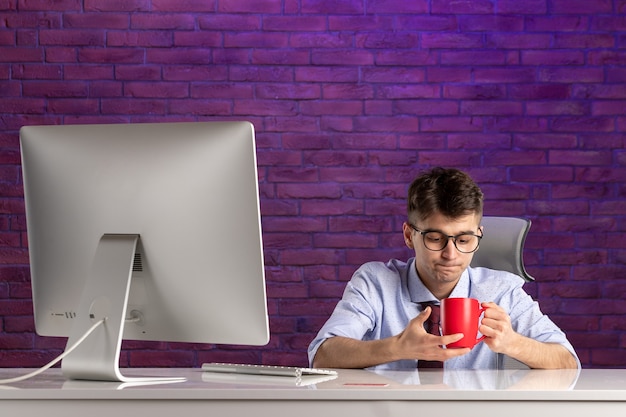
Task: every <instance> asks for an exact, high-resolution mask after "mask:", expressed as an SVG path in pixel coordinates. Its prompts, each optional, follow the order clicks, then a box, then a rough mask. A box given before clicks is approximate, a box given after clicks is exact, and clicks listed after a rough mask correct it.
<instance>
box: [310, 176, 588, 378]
mask: <svg viewBox="0 0 626 417" xmlns="http://www.w3.org/2000/svg"><path fill="white" fill-rule="evenodd" d="M407 200H408V201H407V209H408V210H407V211H408V213H407V214H408V219H407V221H406V222H405V223H404V224H403V226H402V231H403V235H404V242H405V243H406V245H407V246H408V247H409V248H411V249H413V250H414V251H415V257H413V258H411V259H409V260H408V261H407V262H402V261H399V260H396V259H392V260H390V261H389V262H387V263H382V262H368V263H366V264H364V265H363V266H361V267H360V268H359V269H358V270H357V271H356V272H355V273H354V275H353V276H352V279H351V280H350V282H348V284H347V287H346V289H345V292H344V294H343V297H342V299H341V300H340V301H339V303H338V304H337V306H336V308H335V310H334V311H333V313H332V315H331V316H330V318H329V319H328V321H327V322H326V324H324V326H323V327H322V328H321V330H320V331H319V333H318V335H317V337H316V338H315V339H314V340H313V341H312V342H311V345H310V346H309V350H308V354H309V361H310V364H311V366H314V367H323V368H370V367H376V368H378V369H415V368H416V367H421V366H422V365H429V366H433V364H434V366H437V365H439V366H442V365H443V364H444V363H445V367H446V368H448V367H450V368H453V369H497V368H499V367H501V364H502V360H503V356H502V355H506V356H509V357H510V358H513V359H515V360H517V361H519V362H522V363H523V364H526V365H527V366H528V367H530V368H542V369H555V368H577V367H578V368H579V367H580V362H579V360H578V357H577V356H576V352H575V351H574V348H573V347H572V345H571V344H570V343H569V342H568V340H567V338H566V336H565V334H564V333H563V332H562V331H561V330H560V329H559V328H558V327H557V326H556V325H555V324H554V323H553V322H552V321H551V320H550V319H549V318H548V317H547V316H546V315H544V314H543V313H542V312H541V310H540V309H539V306H538V304H537V303H536V302H535V301H533V300H532V298H531V297H530V296H529V295H528V294H527V293H526V292H525V291H524V290H523V289H522V285H523V284H524V280H523V279H522V278H521V277H519V276H517V275H514V274H511V273H509V272H504V271H496V270H491V269H487V268H471V267H469V265H470V262H471V260H472V257H473V254H474V252H475V251H476V250H478V249H479V245H480V238H481V236H482V227H481V225H480V222H481V218H482V214H483V193H482V192H481V190H480V188H479V187H478V186H477V185H476V183H475V182H474V181H473V180H472V179H471V178H470V177H469V176H468V175H467V174H465V173H463V172H461V171H459V170H456V169H443V168H435V169H433V170H431V171H429V172H426V173H425V174H423V175H421V176H419V177H418V178H416V179H415V180H414V181H413V183H412V184H411V186H410V188H409V193H408V199H407ZM489 232H490V233H497V232H498V231H497V230H493V231H489ZM446 297H470V298H475V299H478V300H479V301H481V302H482V306H483V307H485V308H486V310H485V313H484V316H483V318H482V320H481V325H480V327H479V331H480V332H481V333H482V334H483V335H484V336H485V339H484V340H483V341H482V342H481V343H479V344H477V345H476V346H474V347H473V348H472V349H470V348H459V349H446V348H445V347H444V346H445V345H446V344H449V343H452V342H455V341H457V340H460V339H461V338H462V336H463V335H462V334H453V335H447V336H441V335H439V334H431V333H428V332H427V331H426V330H425V328H424V324H425V322H426V321H427V319H428V318H429V316H430V315H431V311H432V310H433V308H437V307H438V305H439V303H440V301H441V300H442V299H444V298H446ZM429 304H430V305H433V307H431V306H428V305H429Z"/></svg>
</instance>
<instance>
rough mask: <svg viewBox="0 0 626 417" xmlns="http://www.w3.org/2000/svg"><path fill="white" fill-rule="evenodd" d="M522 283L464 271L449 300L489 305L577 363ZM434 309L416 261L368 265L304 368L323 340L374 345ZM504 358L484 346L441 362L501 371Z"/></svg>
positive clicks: (398, 365) (411, 363) (505, 275)
mask: <svg viewBox="0 0 626 417" xmlns="http://www.w3.org/2000/svg"><path fill="white" fill-rule="evenodd" d="M523 284H524V280H523V279H522V278H521V277H519V276H517V275H514V274H511V273H509V272H505V271H496V270H492V269H487V268H467V269H466V270H465V271H464V272H463V274H462V275H461V279H460V280H459V282H458V283H457V285H456V287H455V288H454V290H453V291H452V293H451V294H450V297H470V298H476V299H477V300H478V301H480V302H486V301H493V302H495V303H496V304H498V305H499V306H500V307H502V308H503V309H504V310H505V311H506V312H507V313H508V314H509V316H510V317H511V324H512V326H513V329H514V330H515V331H516V332H518V333H520V334H522V335H524V336H527V337H530V338H532V339H535V340H537V341H540V342H548V343H558V344H561V345H563V346H564V347H565V348H567V349H568V350H569V351H570V352H571V353H572V354H573V355H574V356H575V357H576V361H577V362H578V366H579V367H580V361H579V360H578V357H577V356H576V352H575V351H574V348H573V347H572V345H571V344H570V343H569V341H568V340H567V338H566V336H565V334H564V333H563V332H562V331H561V330H560V329H559V328H558V327H557V326H556V324H554V322H552V320H550V319H549V318H548V316H546V315H544V314H543V313H542V312H541V310H540V309H539V305H538V304H537V302H535V301H534V300H533V299H532V298H531V297H530V295H528V294H527V293H526V292H525V291H524V290H523V289H522V285H523ZM428 301H431V302H435V303H439V300H437V298H436V297H435V296H434V295H432V293H431V292H430V291H429V290H428V289H427V288H426V287H425V286H424V284H423V283H422V281H421V280H420V279H419V277H418V275H417V271H416V269H415V258H411V259H409V260H408V261H407V262H406V263H405V262H402V261H399V260H396V259H392V260H390V261H389V262H387V263H382V262H368V263H366V264H364V265H363V266H361V267H360V268H359V269H358V270H357V271H356V272H355V273H354V275H353V276H352V279H351V280H350V281H349V282H348V284H347V286H346V289H345V291H344V294H343V297H342V299H341V300H340V301H339V303H338V304H337V306H336V307H335V310H334V311H333V313H332V314H331V316H330V318H329V319H328V321H327V322H326V323H325V324H324V326H322V328H321V329H320V331H319V333H318V335H317V336H316V338H315V339H314V340H313V341H312V342H311V344H310V346H309V349H308V355H309V362H310V363H311V364H312V363H313V358H314V357H315V353H316V352H317V349H318V348H319V346H320V345H321V344H322V342H323V341H324V340H326V339H327V338H330V337H333V336H344V337H349V338H352V339H357V340H378V339H384V338H387V337H391V336H395V335H397V334H399V333H400V332H402V331H403V330H404V329H405V327H406V326H407V325H408V323H409V321H410V320H411V319H413V318H414V317H415V316H417V315H418V314H419V313H420V312H421V307H420V303H423V302H428ZM502 364H503V355H500V354H496V353H495V352H493V351H492V350H491V349H489V347H488V346H487V345H486V344H485V343H482V342H481V343H479V344H477V345H476V346H475V347H474V348H473V349H472V350H471V352H470V353H468V354H467V355H463V356H460V357H456V358H452V359H449V360H447V361H445V362H444V366H445V368H450V369H500V368H502V366H503V365H502ZM416 367H417V360H401V361H395V362H390V363H385V364H381V365H378V366H375V367H373V369H394V370H398V369H415V368H416Z"/></svg>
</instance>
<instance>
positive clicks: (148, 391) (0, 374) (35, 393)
mask: <svg viewBox="0 0 626 417" xmlns="http://www.w3.org/2000/svg"><path fill="white" fill-rule="evenodd" d="M125 372H126V373H127V374H128V375H129V376H139V375H145V376H162V375H166V376H184V377H186V378H187V381H185V382H181V383H169V384H155V385H144V384H137V385H135V384H132V383H114V382H92V381H70V380H66V379H64V378H63V376H62V375H61V373H60V370H58V369H51V370H48V371H46V372H45V373H44V374H42V375H39V376H36V377H34V378H32V379H30V380H27V381H24V382H20V383H16V384H13V385H0V401H5V400H20V399H28V400H30V401H32V400H38V399H40V400H45V399H67V400H72V399H85V398H89V399H141V400H150V399H159V400H166V399H171V400H192V399H195V400H202V399H204V400H230V399H237V400H246V399H249V400H255V399H266V400H267V399H276V400H359V401H376V400H411V401H419V400H428V401H433V400H435V401H441V400H471V401H474V400H480V401H515V400H524V401H574V402H580V401H609V402H623V403H625V405H626V369H604V370H601V369H583V370H581V371H575V370H555V371H552V370H455V371H441V370H434V371H427V372H424V371H417V370H415V371H380V372H372V371H367V370H339V371H338V377H336V378H335V379H330V380H328V379H327V377H303V378H302V379H296V378H292V377H272V376H250V375H232V374H215V373H208V372H202V371H201V370H199V369H182V368H173V369H154V368H153V369H128V370H125ZM24 373H26V370H22V369H0V379H4V378H9V377H13V376H17V375H20V374H24Z"/></svg>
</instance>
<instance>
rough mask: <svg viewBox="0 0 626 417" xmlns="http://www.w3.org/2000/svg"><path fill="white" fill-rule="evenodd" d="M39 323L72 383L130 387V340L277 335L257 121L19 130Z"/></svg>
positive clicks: (257, 339)
mask: <svg viewBox="0 0 626 417" xmlns="http://www.w3.org/2000/svg"><path fill="white" fill-rule="evenodd" d="M20 145H21V150H22V169H23V175H24V193H25V194H24V197H25V203H26V218H27V230H28V242H29V255H30V266H31V278H32V291H33V305H34V316H35V326H36V331H37V333H38V334H40V335H43V336H65V337H68V347H69V346H70V345H71V344H72V343H73V342H75V341H77V340H79V338H80V337H81V336H82V335H83V334H84V333H85V332H86V331H87V329H89V328H90V327H91V326H92V325H93V324H94V323H95V322H97V321H98V320H101V319H105V321H104V324H103V325H101V326H100V327H99V328H97V329H96V330H95V331H94V333H93V334H92V335H90V336H89V337H88V338H87V339H86V340H85V341H84V342H83V343H82V344H81V345H80V346H79V348H77V349H76V350H75V351H74V352H72V353H71V354H69V355H68V356H67V358H65V359H64V360H63V362H62V368H63V373H64V375H65V376H66V377H67V378H70V379H94V380H116V381H128V380H129V378H127V377H125V376H123V375H122V374H121V372H120V370H119V366H118V362H119V354H120V350H121V342H122V339H132V340H153V341H173V342H189V343H218V344H239V345H264V344H266V343H267V342H268V340H269V326H268V313H267V301H266V292H265V276H264V264H263V250H262V249H263V247H262V237H261V222H260V210H259V193H258V179H257V165H256V149H255V139H254V128H253V126H252V124H250V123H248V122H198V123H147V124H112V125H64V126H27V127H23V128H22V129H21V130H20Z"/></svg>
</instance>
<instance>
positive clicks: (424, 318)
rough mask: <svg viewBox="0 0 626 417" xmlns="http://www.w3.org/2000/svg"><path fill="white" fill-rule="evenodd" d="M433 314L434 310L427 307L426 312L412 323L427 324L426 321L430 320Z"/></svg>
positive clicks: (420, 314)
mask: <svg viewBox="0 0 626 417" xmlns="http://www.w3.org/2000/svg"><path fill="white" fill-rule="evenodd" d="M431 312H432V308H430V307H426V308H425V309H424V310H422V312H420V313H419V314H418V315H417V316H416V317H415V318H414V319H413V320H411V321H412V322H413V321H415V322H418V323H420V324H422V327H423V324H424V323H426V320H428V317H430V313H431Z"/></svg>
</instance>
